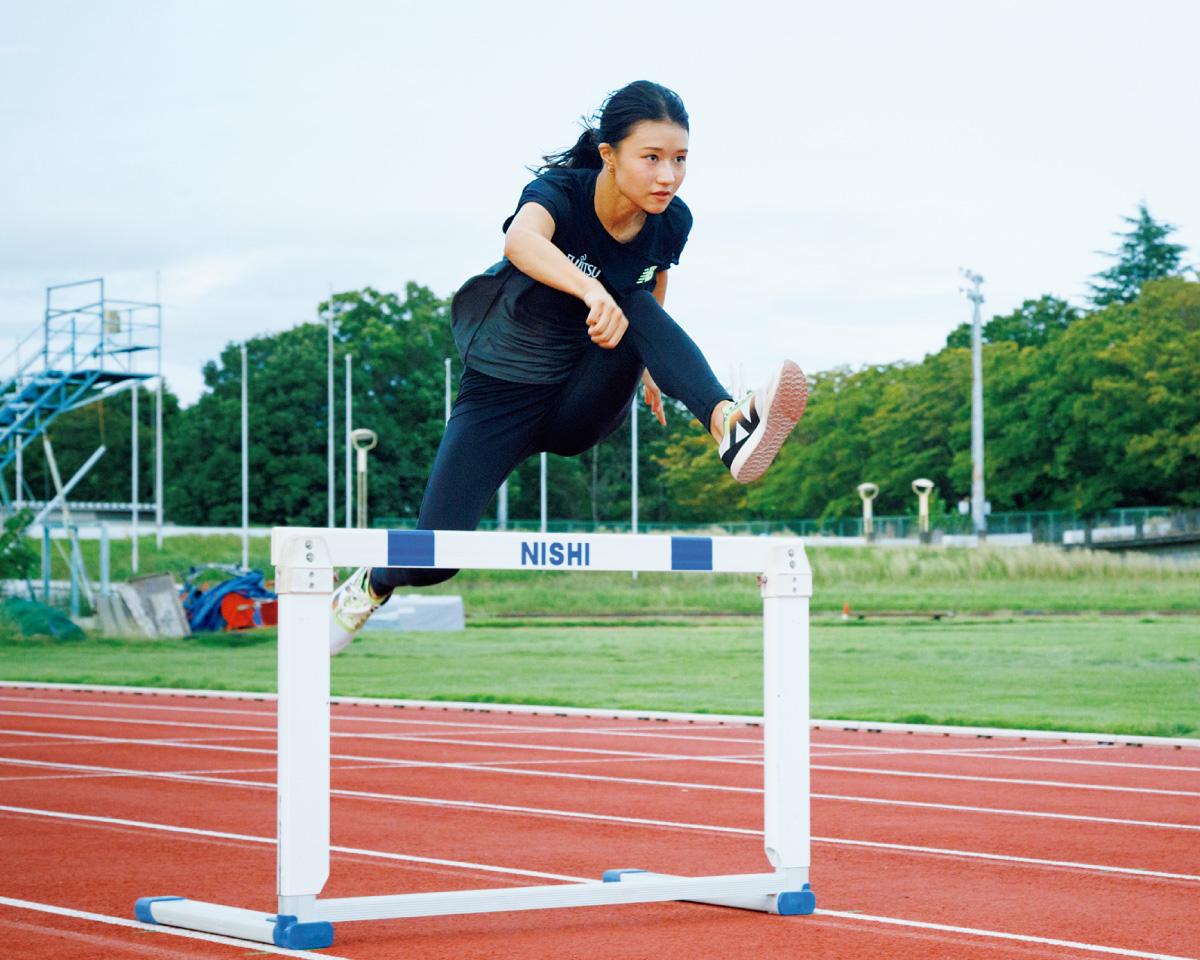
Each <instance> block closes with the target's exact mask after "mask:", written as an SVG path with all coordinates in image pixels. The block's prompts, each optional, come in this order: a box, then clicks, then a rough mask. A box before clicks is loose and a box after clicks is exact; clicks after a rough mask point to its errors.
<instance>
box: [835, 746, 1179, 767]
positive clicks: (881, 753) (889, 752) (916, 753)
mask: <svg viewBox="0 0 1200 960" xmlns="http://www.w3.org/2000/svg"><path fill="white" fill-rule="evenodd" d="M813 748H814V749H821V750H833V751H834V753H833V754H830V756H837V755H838V754H837V751H838V750H841V751H843V754H842V755H843V756H844V755H845V754H846V753H848V752H853V753H854V754H855V755H856V756H860V757H872V756H878V757H887V756H912V757H947V756H950V757H952V756H958V755H959V754H968V755H970V756H979V757H986V756H988V755H989V754H992V753H1022V754H1024V753H1045V752H1047V751H1051V750H1119V749H1121V748H1120V747H1117V746H1114V745H1113V744H1111V743H1072V744H1034V743H1028V744H1025V743H1023V744H1014V745H1013V746H1011V747H1001V746H994V747H868V746H862V745H859V744H849V743H817V742H816V741H814V742H813ZM997 759H999V760H1007V759H1008V757H998V758H997ZM1017 759H1020V758H1017ZM1188 769H1189V770H1200V767H1189V768H1188Z"/></svg>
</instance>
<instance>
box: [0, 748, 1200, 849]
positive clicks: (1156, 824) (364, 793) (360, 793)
mask: <svg viewBox="0 0 1200 960" xmlns="http://www.w3.org/2000/svg"><path fill="white" fill-rule="evenodd" d="M348 759H355V758H348ZM0 763H10V764H17V765H24V766H43V767H47V768H51V769H74V770H86V771H90V772H103V771H105V770H108V771H111V772H112V773H113V774H114V775H117V776H128V777H146V778H150V779H165V780H182V781H188V782H194V783H211V784H220V785H228V786H238V787H252V788H259V789H271V790H273V789H274V785H273V784H271V783H269V782H261V781H254V780H235V779H232V778H226V777H204V776H197V775H194V774H185V773H160V772H157V771H149V770H130V769H126V768H119V767H110V768H105V767H95V766H90V765H87V764H59V763H51V762H49V761H37V760H13V759H6V758H0ZM330 795H331V796H335V797H352V798H360V799H369V800H389V801H394V802H397V803H414V804H421V805H426V806H442V807H454V808H465V809H478V810H497V811H500V812H504V813H528V814H533V815H538V816H551V817H554V816H557V817H567V818H573V819H581V818H582V819H589V818H590V819H596V820H601V821H605V822H619V823H635V824H644V823H650V824H657V825H660V826H670V827H681V828H683V829H693V830H709V829H711V830H715V831H718V832H723V833H749V834H761V833H762V831H761V830H748V829H744V828H741V827H719V826H707V825H704V824H680V823H676V822H675V821H668V820H661V821H656V820H645V819H640V818H636V817H620V816H614V815H611V814H602V813H586V812H578V811H571V810H553V809H546V808H542V807H524V806H514V805H509V804H494V803H486V802H477V801H472V800H454V799H448V798H437V797H417V796H410V795H407V794H390V793H380V792H378V791H371V790H344V789H336V790H330ZM811 797H812V799H813V800H832V801H836V802H841V803H865V804H876V805H881V806H895V807H912V808H916V809H926V810H948V811H953V812H955V813H982V814H992V815H995V816H1012V817H1031V818H1034V819H1044V820H1066V821H1071V822H1075V823H1105V824H1112V825H1115V826H1127V827H1152V828H1157V829H1164V830H1200V825H1194V824H1181V823H1166V822H1162V821H1156V820H1129V819H1122V818H1117V817H1096V816H1088V815H1084V814H1073V813H1051V812H1044V811H1036V810H1013V809H1008V808H1003V807H975V806H967V805H962V804H950V803H930V802H923V801H918V800H891V799H887V798H883V797H854V796H847V795H844V794H828V793H813V794H811Z"/></svg>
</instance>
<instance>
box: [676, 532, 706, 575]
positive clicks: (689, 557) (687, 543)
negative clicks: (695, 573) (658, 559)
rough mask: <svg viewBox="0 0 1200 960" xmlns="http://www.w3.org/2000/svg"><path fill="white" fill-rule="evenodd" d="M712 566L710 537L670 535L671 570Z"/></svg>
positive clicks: (702, 568) (698, 568)
mask: <svg viewBox="0 0 1200 960" xmlns="http://www.w3.org/2000/svg"><path fill="white" fill-rule="evenodd" d="M712 568H713V546H712V537H672V538H671V569H672V570H711V569H712Z"/></svg>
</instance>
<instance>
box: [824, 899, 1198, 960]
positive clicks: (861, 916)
mask: <svg viewBox="0 0 1200 960" xmlns="http://www.w3.org/2000/svg"><path fill="white" fill-rule="evenodd" d="M816 915H817V916H821V917H840V918H841V919H844V920H861V921H862V922H864V923H882V924H886V925H888V926H894V927H915V928H916V929H918V930H937V931H939V932H941V933H959V934H965V935H967V936H971V937H988V938H991V939H995V940H1015V941H1017V942H1018V943H1037V944H1042V945H1044V946H1048V947H1063V948H1065V949H1068V950H1083V951H1087V952H1090V953H1104V954H1108V955H1110V956H1116V957H1136V958H1138V960H1196V958H1195V957H1181V956H1176V955H1173V954H1167V953H1149V952H1147V951H1145V950H1127V949H1125V948H1123V947H1106V946H1101V945H1099V944H1095V943H1080V942H1079V941H1078V940H1055V939H1053V938H1051V937H1035V936H1032V935H1031V934H1026V933H1005V932H1003V931H1000V930H981V929H979V928H978V927H956V926H952V925H951V924H947V923H927V922H925V921H923V920H901V919H899V918H898V917H878V916H873V915H871V914H869V913H855V912H851V911H844V910H823V909H820V908H818V909H817V912H816Z"/></svg>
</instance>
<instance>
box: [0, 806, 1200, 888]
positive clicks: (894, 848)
mask: <svg viewBox="0 0 1200 960" xmlns="http://www.w3.org/2000/svg"><path fill="white" fill-rule="evenodd" d="M0 812H8V813H13V814H18V815H25V816H36V817H46V818H52V819H59V820H69V821H79V822H84V823H102V824H111V825H116V826H130V827H137V828H138V829H154V830H160V831H163V832H166V833H178V834H187V835H192V836H201V837H211V838H214V839H220V840H238V841H246V842H248V843H263V844H274V843H275V839H274V838H273V837H259V836H253V835H249V834H241V833H229V832H226V831H221V830H204V829H202V828H199V827H180V826H172V825H169V824H160V823H147V822H144V821H140V820H127V819H124V818H121V817H102V816H98V815H94V814H81V813H62V812H58V811H54V810H41V809H37V808H30V807H6V806H0ZM690 826H691V827H694V828H696V829H709V828H707V827H705V826H704V825H703V824H691V825H690ZM717 829H720V828H717ZM746 832H747V833H751V834H754V833H757V834H759V835H761V833H762V831H761V830H759V831H746ZM812 840H813V842H814V843H823V844H826V845H829V846H842V847H867V848H871V849H877V850H887V851H890V852H894V853H916V854H921V855H923V856H938V857H946V858H949V859H972V860H988V861H994V862H996V863H1001V864H1009V863H1011V864H1018V865H1021V866H1032V867H1050V868H1054V869H1069V870H1081V871H1086V872H1098V873H1106V874H1118V875H1122V876H1129V877H1134V878H1138V879H1149V880H1172V881H1180V880H1182V881H1186V882H1192V883H1196V882H1200V875H1193V874H1187V873H1167V872H1165V871H1161V870H1143V869H1139V868H1137V867H1114V866H1108V865H1103V864H1094V863H1078V862H1075V861H1070V860H1046V859H1040V858H1036V857H1017V856H1010V855H1008V854H1000V853H982V852H979V851H974V850H954V849H948V848H944V847H922V846H916V845H912V844H903V843H884V842H881V841H875V840H849V839H846V838H844V837H813V838H812ZM330 850H333V851H335V852H337V853H344V854H358V855H361V856H367V857H377V858H383V859H388V860H400V861H405V862H411V863H421V864H428V865H433V866H449V867H461V868H463V869H469V870H479V871H484V872H495V873H510V874H513V875H515V876H523V877H534V878H541V879H550V880H568V881H569V880H576V879H580V878H577V877H570V876H566V875H564V874H556V873H545V872H539V871H534V870H520V869H516V868H512V867H497V866H490V865H487V864H479V863H472V862H470V861H464V860H445V859H438V858H431V857H417V856H412V855H407V854H399V853H388V852H385V851H379V850H366V849H362V848H359V847H345V846H331V847H330Z"/></svg>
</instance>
